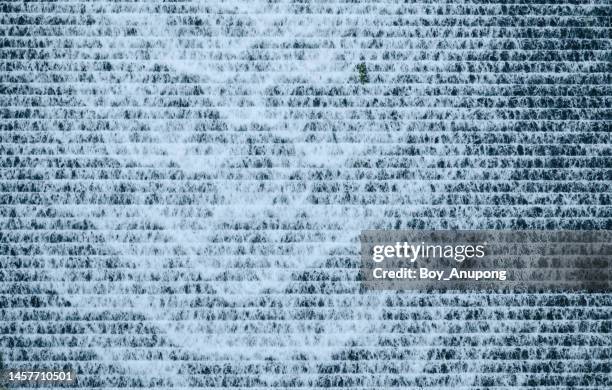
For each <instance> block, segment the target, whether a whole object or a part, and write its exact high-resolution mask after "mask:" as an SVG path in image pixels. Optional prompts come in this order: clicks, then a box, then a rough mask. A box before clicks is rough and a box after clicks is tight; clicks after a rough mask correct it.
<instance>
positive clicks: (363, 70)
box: [357, 62, 370, 84]
mask: <svg viewBox="0 0 612 390" xmlns="http://www.w3.org/2000/svg"><path fill="white" fill-rule="evenodd" d="M357 72H359V82H360V83H361V84H365V83H368V82H370V78H369V77H368V68H367V67H366V64H365V62H362V63H361V64H358V65H357Z"/></svg>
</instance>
